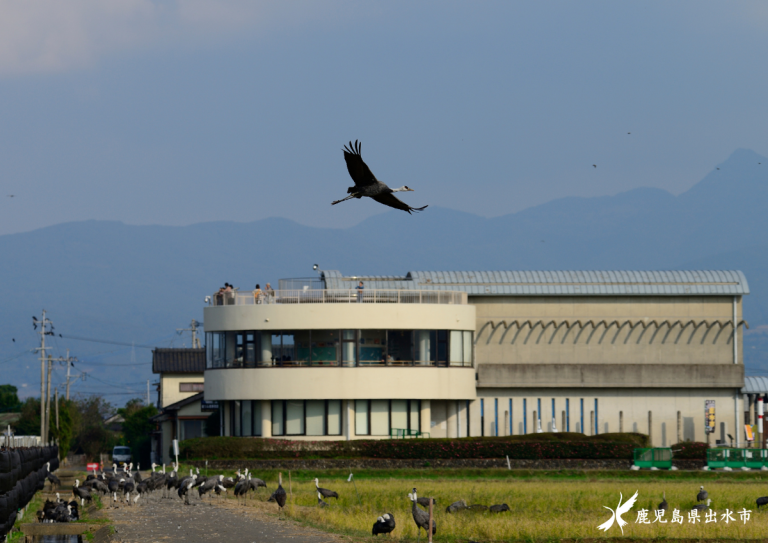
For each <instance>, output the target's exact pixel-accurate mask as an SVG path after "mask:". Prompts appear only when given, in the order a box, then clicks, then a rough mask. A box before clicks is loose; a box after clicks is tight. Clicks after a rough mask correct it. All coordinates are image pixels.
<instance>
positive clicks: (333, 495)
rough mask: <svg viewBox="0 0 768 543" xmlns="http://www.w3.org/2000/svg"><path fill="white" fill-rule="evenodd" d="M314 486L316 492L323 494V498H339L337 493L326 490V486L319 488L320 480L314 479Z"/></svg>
mask: <svg viewBox="0 0 768 543" xmlns="http://www.w3.org/2000/svg"><path fill="white" fill-rule="evenodd" d="M315 488H317V492H318V493H320V494H322V495H323V498H336V499H337V500H338V499H339V495H338V494H337V493H336V492H334V491H333V490H328V489H327V488H320V480H319V479H315Z"/></svg>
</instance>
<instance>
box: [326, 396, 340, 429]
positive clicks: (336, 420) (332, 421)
mask: <svg viewBox="0 0 768 543" xmlns="http://www.w3.org/2000/svg"><path fill="white" fill-rule="evenodd" d="M328 435H329V436H338V435H341V400H328Z"/></svg>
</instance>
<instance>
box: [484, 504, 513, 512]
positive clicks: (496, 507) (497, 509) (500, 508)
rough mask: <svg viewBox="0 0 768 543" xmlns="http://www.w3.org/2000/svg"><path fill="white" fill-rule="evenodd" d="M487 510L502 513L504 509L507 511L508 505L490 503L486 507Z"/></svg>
mask: <svg viewBox="0 0 768 543" xmlns="http://www.w3.org/2000/svg"><path fill="white" fill-rule="evenodd" d="M488 510H489V511H490V512H491V513H503V512H504V511H509V510H510V509H509V506H508V505H507V504H506V503H502V504H499V505H492V506H490V507H489V508H488Z"/></svg>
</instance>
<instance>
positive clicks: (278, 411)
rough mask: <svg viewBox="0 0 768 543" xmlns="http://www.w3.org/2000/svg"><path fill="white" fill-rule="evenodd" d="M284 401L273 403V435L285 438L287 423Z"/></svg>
mask: <svg viewBox="0 0 768 543" xmlns="http://www.w3.org/2000/svg"><path fill="white" fill-rule="evenodd" d="M283 415H284V413H283V401H282V400H276V401H272V435H273V436H284V435H285V423H284V421H283Z"/></svg>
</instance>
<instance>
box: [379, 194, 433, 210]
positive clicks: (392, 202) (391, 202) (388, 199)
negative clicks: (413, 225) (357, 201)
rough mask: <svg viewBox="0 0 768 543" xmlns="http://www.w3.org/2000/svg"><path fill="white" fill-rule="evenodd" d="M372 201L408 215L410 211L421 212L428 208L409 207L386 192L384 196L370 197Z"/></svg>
mask: <svg viewBox="0 0 768 543" xmlns="http://www.w3.org/2000/svg"><path fill="white" fill-rule="evenodd" d="M372 198H373V199H374V200H376V201H377V202H379V203H380V204H384V205H385V206H389V207H394V208H395V209H402V210H403V211H407V212H408V213H410V212H411V211H422V210H424V209H426V208H427V207H428V206H424V207H411V206H409V205H408V204H406V203H405V202H403V201H402V200H400V199H399V198H398V197H397V196H395V195H394V194H392V193H391V192H387V193H385V194H379V195H377V196H372Z"/></svg>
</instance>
